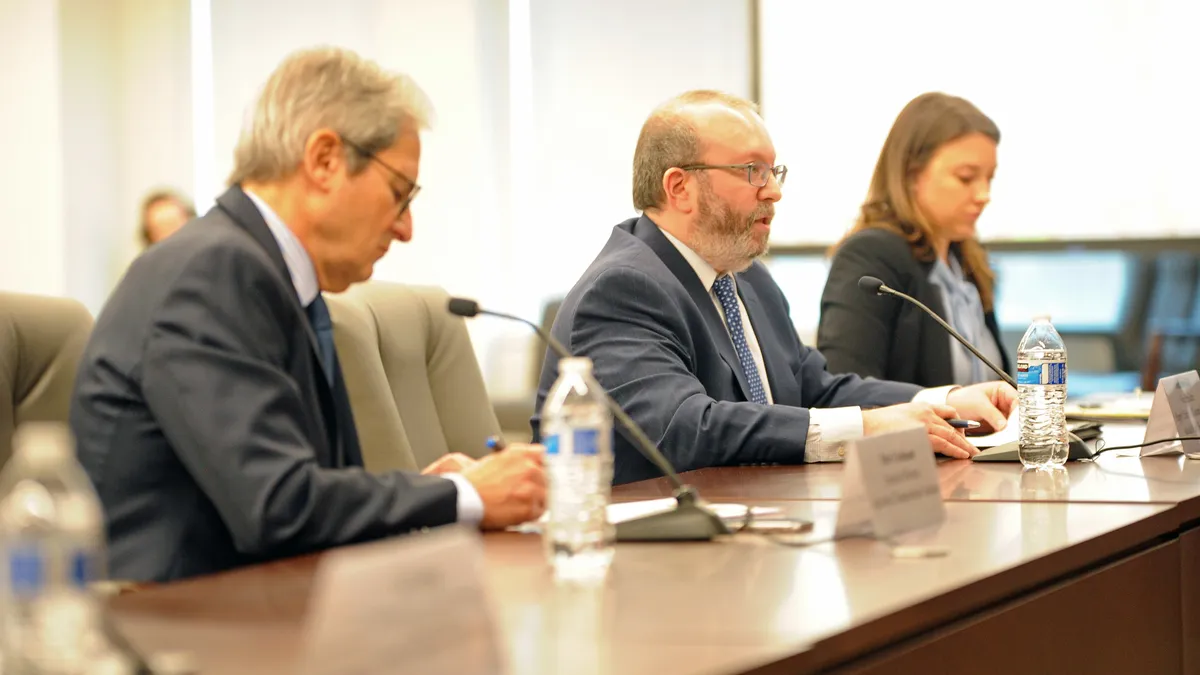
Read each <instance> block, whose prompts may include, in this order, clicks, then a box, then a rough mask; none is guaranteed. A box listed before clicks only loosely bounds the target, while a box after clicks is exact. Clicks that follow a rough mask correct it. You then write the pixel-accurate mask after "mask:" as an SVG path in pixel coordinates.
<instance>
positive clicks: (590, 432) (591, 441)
mask: <svg viewBox="0 0 1200 675" xmlns="http://www.w3.org/2000/svg"><path fill="white" fill-rule="evenodd" d="M572 450H573V451H574V452H575V454H576V455H590V456H595V455H597V454H598V453H599V452H600V432H598V431H596V430H595V429H576V430H575V447H574V448H572Z"/></svg>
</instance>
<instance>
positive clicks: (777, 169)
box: [679, 162, 787, 187]
mask: <svg viewBox="0 0 1200 675" xmlns="http://www.w3.org/2000/svg"><path fill="white" fill-rule="evenodd" d="M679 168H680V169H683V170H684V171H700V170H703V169H741V170H743V171H745V172H746V180H747V181H748V182H749V183H750V184H751V185H753V186H754V187H766V185H767V181H769V180H770V176H772V175H774V176H775V181H776V182H778V183H779V184H780V185H783V181H785V180H787V167H786V166H784V165H783V164H780V165H778V166H771V165H770V164H767V163H766V162H746V163H745V164H688V165H687V166H681V167H679Z"/></svg>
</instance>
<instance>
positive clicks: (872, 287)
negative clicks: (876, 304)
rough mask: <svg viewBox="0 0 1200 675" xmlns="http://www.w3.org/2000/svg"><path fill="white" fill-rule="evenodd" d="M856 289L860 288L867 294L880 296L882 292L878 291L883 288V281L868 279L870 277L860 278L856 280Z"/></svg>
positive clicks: (876, 278) (873, 278) (875, 278)
mask: <svg viewBox="0 0 1200 675" xmlns="http://www.w3.org/2000/svg"><path fill="white" fill-rule="evenodd" d="M858 287H859V288H861V289H862V290H864V291H866V292H867V293H873V294H875V295H880V294H882V291H880V290H879V289H881V288H883V281H882V280H880V279H879V278H878V277H870V276H867V277H860V278H859V280H858Z"/></svg>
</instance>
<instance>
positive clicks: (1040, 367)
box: [1017, 361, 1067, 385]
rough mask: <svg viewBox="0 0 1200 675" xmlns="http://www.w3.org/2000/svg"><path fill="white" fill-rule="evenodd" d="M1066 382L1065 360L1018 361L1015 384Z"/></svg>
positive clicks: (1054, 383)
mask: <svg viewBox="0 0 1200 675" xmlns="http://www.w3.org/2000/svg"><path fill="white" fill-rule="evenodd" d="M1066 383H1067V364H1066V362H1065V361H1018V362H1017V384H1033V385H1061V384H1066Z"/></svg>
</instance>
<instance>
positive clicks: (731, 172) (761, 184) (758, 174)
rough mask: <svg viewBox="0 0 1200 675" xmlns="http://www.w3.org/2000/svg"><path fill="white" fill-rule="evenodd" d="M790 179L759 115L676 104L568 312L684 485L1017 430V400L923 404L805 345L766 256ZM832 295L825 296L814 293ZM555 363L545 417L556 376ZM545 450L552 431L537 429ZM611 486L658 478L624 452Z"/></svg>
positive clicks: (956, 394)
mask: <svg viewBox="0 0 1200 675" xmlns="http://www.w3.org/2000/svg"><path fill="white" fill-rule="evenodd" d="M786 177H787V167H785V166H782V165H777V164H776V163H775V147H774V145H773V144H772V142H771V137H770V135H769V134H768V133H767V128H766V125H765V124H764V122H763V120H762V117H760V116H759V114H758V111H757V109H756V107H755V105H754V104H752V103H750V102H749V101H746V100H744V99H741V98H739V97H736V96H732V95H729V94H725V93H721V92H715V91H690V92H687V93H684V94H681V95H679V96H676V97H675V98H672V99H671V100H669V101H667V102H665V103H663V104H662V105H660V106H659V107H658V108H657V109H655V110H654V112H652V113H651V114H650V117H649V118H648V119H647V120H646V123H645V124H644V125H643V126H642V131H641V135H640V136H639V138H638V143H637V148H636V150H635V151H634V158H633V202H634V206H635V208H637V209H638V210H640V211H642V216H641V217H640V218H631V219H629V220H627V221H625V222H623V223H621V224H619V225H617V226H616V227H615V228H613V233H612V237H611V238H609V240H608V242H607V243H606V244H605V246H604V249H603V250H602V251H601V252H600V254H599V255H598V256H597V257H596V259H595V260H594V261H593V262H592V264H591V266H590V267H588V269H587V271H586V272H584V274H583V276H582V277H580V279H579V281H578V282H576V284H575V286H574V288H572V290H571V292H570V293H569V294H567V296H566V298H565V299H564V301H563V304H562V307H561V308H560V310H559V312H558V314H557V317H556V319H555V322H554V327H553V329H552V332H553V333H554V336H555V337H557V338H558V339H559V340H561V341H562V342H563V344H565V345H566V346H567V348H568V349H570V350H571V351H572V352H573V353H574V354H576V355H579V356H586V357H589V358H591V359H592V362H593V364H594V374H595V376H596V379H597V380H598V381H599V383H600V384H601V386H603V387H604V388H605V389H606V390H607V391H608V392H609V393H610V394H612V396H613V397H614V398H616V400H617V402H618V403H619V404H620V405H621V406H622V407H623V408H624V409H625V410H626V411H627V412H628V413H629V415H630V416H631V417H632V418H633V419H634V421H636V422H637V423H638V424H639V425H640V426H642V428H643V429H644V430H645V432H646V433H647V435H648V436H649V437H650V438H651V439H652V440H653V441H654V442H655V443H657V444H658V446H659V448H660V449H661V450H662V451H663V453H664V454H665V455H666V456H667V458H668V459H670V461H671V462H672V463H673V464H674V466H675V467H676V468H677V469H678V470H679V471H688V470H692V469H700V468H704V467H711V466H733V465H747V464H798V463H801V462H821V461H838V460H840V459H842V458H843V457H844V456H845V448H844V446H845V443H846V442H847V441H850V440H853V439H856V438H860V437H862V436H864V435H872V434H881V433H886V432H889V431H895V430H898V429H902V428H908V427H913V426H923V427H925V429H926V430H927V432H928V434H929V439H930V443H931V445H932V447H933V449H934V451H935V452H938V453H940V454H943V455H946V456H948V457H954V458H966V457H970V456H971V455H973V454H974V453H975V449H974V448H973V447H972V446H971V444H970V443H969V442H968V441H967V440H966V439H965V438H964V436H963V435H962V433H961V432H959V431H957V430H956V429H955V428H954V427H952V426H950V424H949V423H948V422H947V421H946V420H947V419H949V418H953V417H959V418H965V419H972V420H979V421H981V422H987V423H988V424H999V425H1003V423H1004V420H1005V419H1006V418H1007V416H1008V414H1009V412H1010V410H1011V408H1012V405H1013V403H1014V401H1015V399H1016V392H1015V391H1014V390H1013V389H1012V387H1010V386H1008V385H1007V384H1003V383H1000V382H987V383H983V384H977V385H973V386H970V387H941V388H938V389H927V390H922V389H921V388H920V387H917V386H915V385H911V384H904V383H900V382H888V381H884V380H876V379H870V378H868V379H863V378H860V377H858V376H857V375H851V374H832V373H830V372H828V370H827V369H826V367H825V359H824V357H822V356H821V354H820V353H819V352H818V351H817V350H816V349H813V348H811V347H807V346H805V345H804V344H802V343H801V342H800V340H799V339H798V337H797V335H796V330H795V328H794V327H793V325H792V322H791V319H790V317H789V315H788V311H789V310H788V304H787V301H786V300H785V298H784V295H783V292H782V291H781V290H780V289H779V286H778V285H776V283H775V281H774V279H772V278H771V275H770V273H769V272H768V271H767V268H766V267H765V266H764V265H763V264H762V263H761V262H759V261H758V258H759V257H760V256H762V255H763V254H764V253H766V251H767V243H768V238H769V236H770V232H771V220H772V219H773V218H774V213H775V203H776V202H778V201H779V200H780V199H781V198H782V197H783V193H782V187H783V183H784V179H785V178H786ZM814 292H817V293H819V292H820V289H814ZM557 364H558V360H557V358H556V357H555V356H554V354H553V353H550V352H547V354H546V359H545V361H544V363H543V366H542V375H541V382H540V384H539V388H538V400H537V409H538V410H540V409H541V407H542V403H543V401H544V400H545V398H546V395H547V392H548V391H549V389H550V386H551V385H552V384H553V382H554V380H555V378H556V376H557ZM532 424H533V431H534V437H535V439H536V438H538V437H539V436H540V433H539V426H540V420H539V418H538V416H537V415H536V414H535V416H534V418H533V420H532ZM613 449H614V454H615V466H614V472H613V482H614V483H617V484H620V483H627V482H631V481H636V480H643V479H647V478H654V477H657V476H658V475H659V471H658V470H657V469H656V468H655V467H654V466H653V465H652V464H651V463H650V462H648V461H647V460H646V459H644V458H643V457H642V456H641V454H640V453H638V451H637V450H636V448H634V447H633V445H632V444H630V443H629V442H628V441H626V440H625V439H624V438H623V437H621V436H617V437H616V438H615V439H614V443H613Z"/></svg>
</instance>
